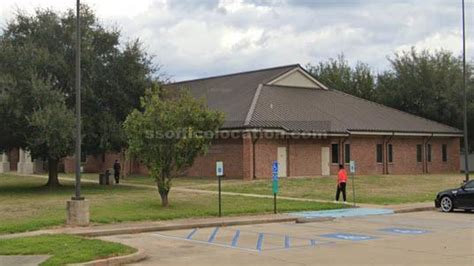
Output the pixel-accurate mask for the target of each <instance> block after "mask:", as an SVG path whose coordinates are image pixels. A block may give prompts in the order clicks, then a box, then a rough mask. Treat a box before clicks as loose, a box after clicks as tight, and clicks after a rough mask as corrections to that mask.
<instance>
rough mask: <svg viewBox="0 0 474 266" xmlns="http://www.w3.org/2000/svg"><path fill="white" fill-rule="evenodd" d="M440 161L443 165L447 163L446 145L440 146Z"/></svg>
mask: <svg viewBox="0 0 474 266" xmlns="http://www.w3.org/2000/svg"><path fill="white" fill-rule="evenodd" d="M441 160H442V161H443V162H444V163H445V162H447V161H448V145H447V144H441Z"/></svg>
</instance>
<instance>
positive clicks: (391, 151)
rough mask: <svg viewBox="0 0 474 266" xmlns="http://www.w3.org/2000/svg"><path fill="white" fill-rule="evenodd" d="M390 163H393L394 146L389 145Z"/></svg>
mask: <svg viewBox="0 0 474 266" xmlns="http://www.w3.org/2000/svg"><path fill="white" fill-rule="evenodd" d="M387 149H388V163H393V145H392V144H388V147H387Z"/></svg>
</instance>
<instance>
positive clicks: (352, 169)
mask: <svg viewBox="0 0 474 266" xmlns="http://www.w3.org/2000/svg"><path fill="white" fill-rule="evenodd" d="M355 171H356V164H355V161H350V162H349V172H350V173H351V179H352V200H353V202H354V207H355V206H356V194H355V185H354V174H355Z"/></svg>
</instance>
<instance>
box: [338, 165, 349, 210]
mask: <svg viewBox="0 0 474 266" xmlns="http://www.w3.org/2000/svg"><path fill="white" fill-rule="evenodd" d="M346 182H347V172H346V169H344V165H343V164H340V165H339V172H338V173H337V191H336V202H338V201H339V195H340V194H341V192H342V199H343V200H344V203H346Z"/></svg>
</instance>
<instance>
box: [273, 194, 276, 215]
mask: <svg viewBox="0 0 474 266" xmlns="http://www.w3.org/2000/svg"><path fill="white" fill-rule="evenodd" d="M273 213H274V214H276V213H277V193H273Z"/></svg>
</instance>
